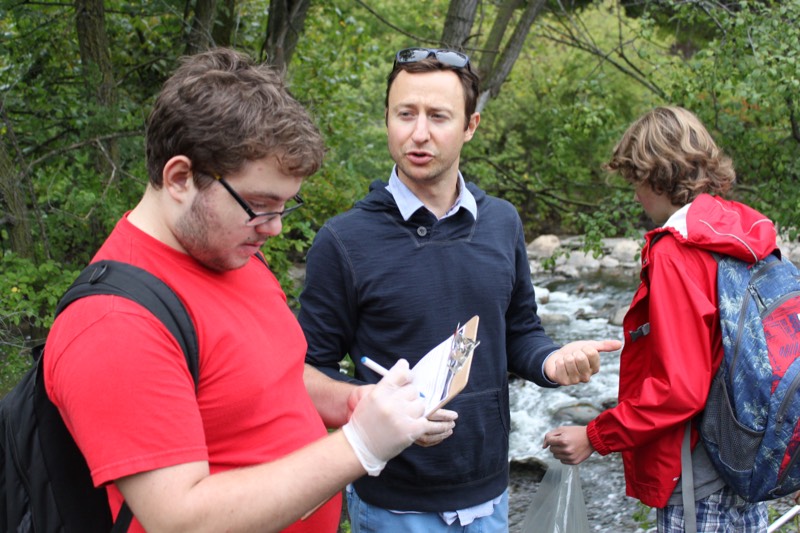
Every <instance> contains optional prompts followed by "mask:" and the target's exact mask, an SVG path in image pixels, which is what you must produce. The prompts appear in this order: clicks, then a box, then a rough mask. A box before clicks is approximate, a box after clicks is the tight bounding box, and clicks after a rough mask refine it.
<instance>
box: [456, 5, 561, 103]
mask: <svg viewBox="0 0 800 533" xmlns="http://www.w3.org/2000/svg"><path fill="white" fill-rule="evenodd" d="M452 1H454V2H457V1H458V0H452ZM545 1H546V0H529V2H528V5H527V7H526V8H525V11H523V12H522V15H521V16H520V19H519V21H518V22H517V24H516V26H514V32H513V33H512V34H511V37H510V38H509V40H508V43H507V44H506V47H505V48H504V49H503V51H502V52H501V53H500V57H499V58H498V59H497V60H496V61H494V62H493V64H492V68H491V70H490V71H489V72H486V73H484V78H483V81H482V84H481V85H482V88H481V94H480V96H479V97H478V111H481V110H482V109H483V108H484V107H485V106H486V103H487V102H488V101H489V99H490V98H494V97H496V96H497V95H498V94H500V87H501V86H502V85H503V82H505V81H506V78H507V77H508V75H509V73H510V72H511V68H512V67H513V66H514V62H515V61H516V60H517V58H518V57H519V53H520V51H522V46H523V45H524V44H525V39H527V37H528V33H529V32H530V30H531V26H532V25H533V23H534V21H535V20H536V17H538V16H539V13H540V12H541V11H542V8H543V7H544V4H545ZM493 31H494V30H493Z"/></svg>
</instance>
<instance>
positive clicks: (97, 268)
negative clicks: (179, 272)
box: [55, 259, 263, 533]
mask: <svg viewBox="0 0 800 533" xmlns="http://www.w3.org/2000/svg"><path fill="white" fill-rule="evenodd" d="M262 261H263V259H262ZM98 294H112V295H116V296H123V297H125V298H128V299H130V300H133V301H134V302H137V303H138V304H140V305H141V306H143V307H145V308H146V309H147V310H148V311H150V312H151V313H153V315H155V317H156V318H158V319H159V320H160V321H161V323H162V324H164V326H165V327H166V328H167V330H169V332H170V333H172V335H173V337H175V340H176V341H177V342H178V344H179V345H180V346H181V349H182V350H183V354H184V356H185V357H186V365H187V366H188V367H189V372H190V373H191V374H192V379H193V380H194V386H195V392H196V391H197V387H198V382H199V379H200V374H199V363H198V358H199V356H198V347H197V333H196V331H195V329H194V323H193V322H192V319H191V317H190V316H189V313H188V311H186V307H185V306H184V305H183V302H181V300H180V298H179V297H178V295H177V294H175V292H174V291H173V290H172V289H171V288H170V287H169V286H168V285H167V284H166V283H164V282H163V281H161V279H159V278H158V277H156V276H154V275H153V274H151V273H149V272H147V271H146V270H143V269H141V268H139V267H136V266H134V265H131V264H129V263H123V262H120V261H111V260H103V261H98V262H96V263H92V264H90V265H89V266H87V267H86V268H84V269H83V271H82V272H81V273H80V275H79V276H78V277H77V279H76V280H75V281H74V282H73V283H72V285H70V287H69V289H67V292H66V293H64V296H62V297H61V300H59V302H58V306H57V307H56V313H55V314H56V316H58V314H59V313H61V312H62V311H63V310H64V309H66V308H67V306H69V305H70V304H71V303H72V302H74V301H75V300H77V299H79V298H83V297H85V296H92V295H98ZM132 519H133V513H132V512H131V509H130V507H129V506H128V503H127V502H125V501H123V502H122V507H121V508H120V510H119V513H118V514H117V520H116V521H115V522H114V526H113V528H112V530H111V531H112V533H122V532H125V531H127V530H128V528H129V526H130V523H131V521H132Z"/></svg>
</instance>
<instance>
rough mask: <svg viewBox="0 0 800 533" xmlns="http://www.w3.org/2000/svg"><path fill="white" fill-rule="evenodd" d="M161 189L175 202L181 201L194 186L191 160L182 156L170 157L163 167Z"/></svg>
mask: <svg viewBox="0 0 800 533" xmlns="http://www.w3.org/2000/svg"><path fill="white" fill-rule="evenodd" d="M162 180H163V187H164V189H165V190H166V191H167V192H168V193H169V194H170V196H172V197H173V198H174V199H175V200H178V201H181V199H182V197H184V196H185V195H186V194H187V193H189V192H190V191H191V190H192V189H196V188H197V187H195V186H194V182H193V181H192V180H193V174H192V160H191V159H189V158H188V157H186V156H183V155H176V156H175V157H171V158H170V159H169V161H167V163H166V164H165V165H164V171H163V173H162Z"/></svg>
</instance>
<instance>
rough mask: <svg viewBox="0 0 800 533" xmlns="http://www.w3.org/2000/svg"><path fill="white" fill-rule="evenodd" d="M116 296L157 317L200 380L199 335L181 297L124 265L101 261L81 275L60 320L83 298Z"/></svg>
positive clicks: (65, 299) (146, 274)
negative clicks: (102, 295) (133, 302)
mask: <svg viewBox="0 0 800 533" xmlns="http://www.w3.org/2000/svg"><path fill="white" fill-rule="evenodd" d="M98 294H112V295H117V296H123V297H125V298H128V299H130V300H133V301H135V302H137V303H138V304H140V305H141V306H143V307H144V308H146V309H147V310H148V311H150V312H151V313H153V315H155V317H156V318H158V319H159V320H160V321H161V322H162V323H163V324H164V326H165V327H166V328H167V330H169V332H170V333H172V335H173V336H174V337H175V340H176V341H177V342H178V344H179V345H180V346H181V349H182V350H183V353H184V355H185V356H186V364H187V365H188V367H189V372H191V374H192V378H193V379H194V383H195V390H196V389H197V384H198V380H199V363H198V347H197V333H196V332H195V329H194V324H193V322H192V319H191V317H190V316H189V313H188V311H186V308H185V307H184V305H183V303H182V302H181V300H180V298H179V297H178V295H177V294H175V292H174V291H173V290H172V289H171V288H170V287H169V286H168V285H167V284H166V283H164V282H163V281H161V279H159V278H158V277H156V276H154V275H153V274H151V273H149V272H147V271H146V270H143V269H141V268H139V267H136V266H134V265H131V264H129V263H123V262H120V261H110V260H104V261H98V262H96V263H92V264H90V265H89V266H87V267H86V268H84V269H83V271H82V272H81V273H80V275H79V276H78V278H77V279H76V280H75V281H74V282H73V283H72V285H71V286H70V288H69V289H67V292H66V293H65V294H64V296H63V297H62V298H61V300H60V301H59V302H58V307H56V316H58V314H59V313H61V312H62V311H63V310H64V309H66V307H67V306H68V305H70V304H71V303H72V302H74V301H75V300H77V299H79V298H83V297H85V296H92V295H98Z"/></svg>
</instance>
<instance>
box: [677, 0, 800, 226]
mask: <svg viewBox="0 0 800 533" xmlns="http://www.w3.org/2000/svg"><path fill="white" fill-rule="evenodd" d="M672 3H673V4H678V2H672ZM710 15H711V16H713V17H714V20H715V21H716V23H717V25H718V26H717V27H718V30H717V31H716V33H715V34H714V35H713V38H712V40H711V42H709V44H708V46H707V47H706V48H704V49H702V50H701V51H699V52H698V53H697V54H695V55H694V56H693V57H692V58H691V59H689V60H688V61H687V63H686V67H687V68H686V71H685V73H684V74H683V75H682V76H681V77H677V78H675V79H674V83H673V85H672V86H671V87H670V88H669V94H670V98H671V101H672V102H674V103H678V104H681V105H684V106H686V107H688V108H689V109H692V110H693V111H694V112H695V113H697V115H698V116H699V117H700V119H701V120H703V121H704V123H705V124H706V125H707V126H708V127H709V129H710V130H711V131H712V134H713V135H714V136H715V138H716V140H717V142H718V143H719V144H720V145H721V146H722V147H723V149H724V150H725V151H726V152H727V153H728V155H730V156H731V157H732V158H733V160H734V164H735V166H736V171H737V182H738V183H739V187H738V188H737V190H736V191H735V196H736V197H737V199H740V200H742V201H745V202H747V203H750V204H751V205H752V206H753V207H755V208H756V209H759V210H761V211H763V212H764V213H766V214H768V215H770V216H771V217H772V218H773V219H774V220H775V221H776V222H777V223H778V225H779V226H781V227H782V228H790V229H791V228H795V229H793V230H792V233H793V238H794V237H796V225H797V222H796V220H797V211H798V207H800V194H798V187H797V183H798V180H800V125H799V123H800V101H798V95H800V24H798V22H799V21H800V1H798V0H789V1H787V2H781V3H780V5H767V3H759V2H741V3H739V4H738V5H736V6H735V9H722V8H717V9H715V10H713V11H712V12H711V13H710ZM697 16H698V10H697V9H690V8H689V6H683V8H682V9H681V10H678V14H677V15H676V17H677V18H678V19H679V20H683V21H684V22H689V23H691V22H692V21H694V20H695V17H697Z"/></svg>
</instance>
